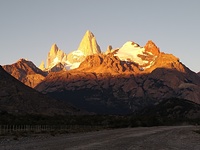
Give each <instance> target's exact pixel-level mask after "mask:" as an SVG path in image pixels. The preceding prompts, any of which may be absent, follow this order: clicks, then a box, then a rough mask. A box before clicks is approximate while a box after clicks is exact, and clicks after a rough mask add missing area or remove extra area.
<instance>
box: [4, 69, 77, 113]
mask: <svg viewBox="0 0 200 150" xmlns="http://www.w3.org/2000/svg"><path fill="white" fill-rule="evenodd" d="M5 111H6V112H8V113H12V114H23V115H25V114H40V115H55V114H59V115H65V114H75V113H77V112H78V111H77V109H75V108H73V107H71V106H69V105H68V104H66V103H65V102H63V101H58V100H55V99H53V98H51V97H49V96H47V95H43V94H41V93H39V92H37V91H35V90H34V89H32V88H30V87H28V86H26V85H24V84H22V83H21V82H20V81H18V80H17V79H15V78H14V77H12V76H11V75H10V74H8V73H7V72H6V71H5V70H4V69H3V68H2V67H1V66H0V112H5Z"/></svg>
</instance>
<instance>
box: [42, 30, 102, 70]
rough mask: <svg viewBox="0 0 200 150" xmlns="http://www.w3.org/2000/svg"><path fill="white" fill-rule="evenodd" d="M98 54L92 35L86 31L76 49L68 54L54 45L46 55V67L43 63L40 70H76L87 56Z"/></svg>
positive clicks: (98, 48)
mask: <svg viewBox="0 0 200 150" xmlns="http://www.w3.org/2000/svg"><path fill="white" fill-rule="evenodd" d="M100 53H101V49H100V46H99V45H98V43H97V41H96V38H95V36H94V34H93V33H92V32H91V31H89V30H88V31H86V33H85V35H84V36H83V38H82V40H81V42H80V44H79V47H78V49H77V50H75V51H72V52H70V53H69V54H66V53H64V51H62V50H60V49H59V48H58V46H57V45H56V44H55V43H54V44H53V45H52V46H51V49H50V51H49V53H48V56H47V64H46V67H45V65H44V62H42V63H41V65H40V69H41V70H43V71H45V70H46V71H53V72H56V71H60V70H62V69H67V70H70V69H74V68H78V67H79V65H80V63H81V62H83V61H84V60H85V58H86V57H87V56H89V55H93V54H100Z"/></svg>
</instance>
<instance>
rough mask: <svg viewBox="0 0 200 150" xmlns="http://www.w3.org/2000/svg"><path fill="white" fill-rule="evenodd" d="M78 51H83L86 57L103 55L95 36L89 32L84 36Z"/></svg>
mask: <svg viewBox="0 0 200 150" xmlns="http://www.w3.org/2000/svg"><path fill="white" fill-rule="evenodd" d="M78 50H81V51H82V52H83V53H84V55H86V56H87V55H93V54H98V53H101V49H100V46H99V45H98V43H97V41H96V38H95V36H94V34H93V33H92V32H91V31H89V30H87V31H86V33H85V35H84V36H83V38H82V40H81V42H80V44H79V47H78Z"/></svg>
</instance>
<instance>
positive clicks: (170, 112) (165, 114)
mask: <svg viewBox="0 0 200 150" xmlns="http://www.w3.org/2000/svg"><path fill="white" fill-rule="evenodd" d="M138 114H140V115H143V116H148V117H153V116H155V117H160V119H162V118H168V119H178V120H184V119H198V118H199V117H200V105H199V104H196V103H193V102H191V101H188V100H185V99H178V98H170V99H165V100H163V101H162V102H160V103H158V104H156V105H154V106H152V107H149V108H145V109H143V110H141V111H140V112H138ZM178 120H177V121H178Z"/></svg>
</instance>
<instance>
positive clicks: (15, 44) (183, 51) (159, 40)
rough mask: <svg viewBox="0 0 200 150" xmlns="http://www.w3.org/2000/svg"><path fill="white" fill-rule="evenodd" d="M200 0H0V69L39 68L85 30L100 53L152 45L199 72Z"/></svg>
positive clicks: (68, 48) (73, 45)
mask: <svg viewBox="0 0 200 150" xmlns="http://www.w3.org/2000/svg"><path fill="white" fill-rule="evenodd" d="M199 6H200V0H0V65H5V64H12V63H15V62H16V61H17V60H19V59H20V58H25V59H28V60H31V61H32V62H33V63H35V64H36V65H37V66H39V64H40V62H41V61H42V60H46V58H47V53H48V52H49V50H50V47H51V45H52V44H53V43H56V44H57V45H58V47H59V48H60V49H62V50H63V51H64V52H65V53H69V52H71V51H73V50H76V49H77V48H78V46H79V43H80V41H81V39H82V37H83V35H84V34H85V32H86V30H90V31H92V32H93V34H94V35H95V37H96V39H97V42H98V44H99V45H100V47H101V50H102V51H106V48H107V46H108V45H112V46H113V48H117V47H121V46H122V45H123V44H124V43H125V42H127V41H129V40H131V41H134V42H136V43H138V44H139V45H140V46H144V45H145V44H146V42H147V41H148V40H152V41H154V42H155V43H156V45H157V46H158V47H159V48H160V50H161V51H162V52H165V53H172V54H174V55H175V56H177V57H178V58H180V61H181V62H182V63H183V64H185V65H186V66H187V67H189V68H190V69H191V70H193V71H195V72H198V71H200V48H199V44H200V17H199V15H200V8H199Z"/></svg>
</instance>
